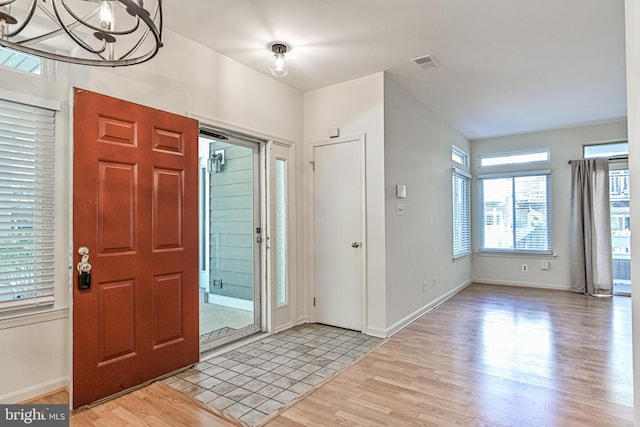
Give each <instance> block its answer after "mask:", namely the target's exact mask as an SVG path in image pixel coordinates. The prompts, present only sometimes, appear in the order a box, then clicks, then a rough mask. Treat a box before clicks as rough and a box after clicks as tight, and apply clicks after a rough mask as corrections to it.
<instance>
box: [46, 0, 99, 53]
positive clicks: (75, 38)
mask: <svg viewBox="0 0 640 427" xmlns="http://www.w3.org/2000/svg"><path fill="white" fill-rule="evenodd" d="M51 4H52V5H53V12H54V13H55V14H56V17H57V18H58V21H59V22H60V24H61V25H60V27H61V28H62V29H63V30H64V32H65V33H67V35H68V36H69V37H71V38H72V39H73V41H75V42H76V43H77V44H78V46H80V47H81V48H83V49H84V50H86V51H87V52H91V53H95V54H100V53H102V52H104V50H105V49H106V43H103V44H102V49H98V50H96V49H94V48H92V47H91V46H89V45H88V44H87V43H86V42H85V41H84V40H81V39H80V38H79V37H78V36H76V35H75V34H74V33H73V32H72V31H71V30H69V29H68V28H67V27H65V26H64V25H62V22H64V21H63V20H62V17H61V16H60V12H58V6H57V5H56V4H57V1H56V0H52V2H51ZM62 4H63V5H64V1H62Z"/></svg>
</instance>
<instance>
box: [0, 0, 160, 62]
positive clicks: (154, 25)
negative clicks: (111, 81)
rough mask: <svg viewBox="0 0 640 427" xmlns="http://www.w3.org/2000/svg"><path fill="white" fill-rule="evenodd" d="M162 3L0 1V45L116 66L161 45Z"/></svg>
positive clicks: (145, 56)
mask: <svg viewBox="0 0 640 427" xmlns="http://www.w3.org/2000/svg"><path fill="white" fill-rule="evenodd" d="M161 38H162V0H146V1H145V0H0V46H4V47H7V48H10V49H15V50H18V51H20V52H24V53H27V54H31V55H36V56H40V57H44V58H49V59H54V60H57V61H64V62H70V63H74V64H82V65H100V66H108V67H117V66H123V65H133V64H139V63H142V62H145V61H148V60H149V59H151V58H153V57H154V56H155V55H156V53H158V49H160V47H161V46H162V40H161Z"/></svg>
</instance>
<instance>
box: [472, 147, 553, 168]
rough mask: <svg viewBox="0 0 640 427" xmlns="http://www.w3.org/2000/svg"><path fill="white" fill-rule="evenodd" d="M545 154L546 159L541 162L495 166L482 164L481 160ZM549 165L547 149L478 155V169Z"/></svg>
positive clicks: (508, 162)
mask: <svg viewBox="0 0 640 427" xmlns="http://www.w3.org/2000/svg"><path fill="white" fill-rule="evenodd" d="M543 153H544V154H546V155H547V156H546V159H543V160H522V161H511V162H510V161H504V162H501V163H495V164H488V165H484V164H482V162H483V160H489V159H500V158H510V157H512V158H515V157H518V156H527V155H534V154H543ZM546 163H551V149H549V148H536V149H531V150H521V151H506V152H501V153H488V154H480V155H478V169H486V168H501V167H505V166H507V167H519V166H526V165H539V164H546Z"/></svg>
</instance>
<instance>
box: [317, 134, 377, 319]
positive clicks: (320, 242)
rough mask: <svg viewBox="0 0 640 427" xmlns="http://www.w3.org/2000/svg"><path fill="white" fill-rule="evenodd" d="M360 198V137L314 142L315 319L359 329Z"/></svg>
mask: <svg viewBox="0 0 640 427" xmlns="http://www.w3.org/2000/svg"><path fill="white" fill-rule="evenodd" d="M363 196H364V144H363V141H362V140H361V139H350V140H343V141H337V142H335V143H330V144H325V145H317V146H315V147H314V215H315V230H314V239H315V295H316V297H315V319H316V321H317V322H319V323H324V324H328V325H333V326H339V327H342V328H348V329H353V330H357V331H361V330H362V329H363V328H362V325H363V321H362V317H363V278H364V273H363V272H364V268H363V266H364V259H365V253H364V249H365V246H364V227H363V225H364V219H363V218H364V200H363V199H364V197H363Z"/></svg>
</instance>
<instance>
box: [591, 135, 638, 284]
mask: <svg viewBox="0 0 640 427" xmlns="http://www.w3.org/2000/svg"><path fill="white" fill-rule="evenodd" d="M583 155H584V158H585V159H591V158H604V159H608V160H609V208H610V214H609V215H610V217H611V255H612V265H613V294H614V295H624V296H631V227H630V225H631V216H630V212H629V201H630V192H629V142H628V141H612V142H604V143H597V144H588V145H584V146H583Z"/></svg>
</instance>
